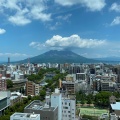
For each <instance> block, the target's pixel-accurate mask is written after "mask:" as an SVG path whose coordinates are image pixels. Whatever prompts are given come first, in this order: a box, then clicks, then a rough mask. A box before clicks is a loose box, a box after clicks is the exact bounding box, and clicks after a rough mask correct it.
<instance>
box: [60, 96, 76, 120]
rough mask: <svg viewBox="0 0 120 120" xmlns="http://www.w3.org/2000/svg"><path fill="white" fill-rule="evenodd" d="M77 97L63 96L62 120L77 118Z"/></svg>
mask: <svg viewBox="0 0 120 120" xmlns="http://www.w3.org/2000/svg"><path fill="white" fill-rule="evenodd" d="M75 110H76V102H75V99H74V98H73V99H71V98H69V97H68V98H62V120H75Z"/></svg>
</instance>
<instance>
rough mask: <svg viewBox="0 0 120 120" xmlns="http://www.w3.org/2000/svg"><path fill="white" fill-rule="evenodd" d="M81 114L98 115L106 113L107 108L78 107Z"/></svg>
mask: <svg viewBox="0 0 120 120" xmlns="http://www.w3.org/2000/svg"><path fill="white" fill-rule="evenodd" d="M78 109H80V114H81V115H89V116H100V115H101V114H102V113H108V110H107V109H99V108H78Z"/></svg>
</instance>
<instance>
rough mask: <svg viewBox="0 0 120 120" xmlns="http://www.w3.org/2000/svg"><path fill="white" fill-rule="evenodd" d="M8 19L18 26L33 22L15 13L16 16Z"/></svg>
mask: <svg viewBox="0 0 120 120" xmlns="http://www.w3.org/2000/svg"><path fill="white" fill-rule="evenodd" d="M8 20H9V21H10V22H11V23H13V24H15V25H18V26H22V25H26V24H29V23H31V20H29V19H27V18H25V16H22V15H21V16H19V15H15V16H10V17H9V18H8Z"/></svg>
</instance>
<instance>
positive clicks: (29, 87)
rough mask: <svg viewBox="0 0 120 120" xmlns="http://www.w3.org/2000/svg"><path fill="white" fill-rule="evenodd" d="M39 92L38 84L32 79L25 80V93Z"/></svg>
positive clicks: (33, 93)
mask: <svg viewBox="0 0 120 120" xmlns="http://www.w3.org/2000/svg"><path fill="white" fill-rule="evenodd" d="M38 94H39V84H35V83H34V82H32V81H27V82H26V95H38Z"/></svg>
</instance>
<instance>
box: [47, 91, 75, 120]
mask: <svg viewBox="0 0 120 120" xmlns="http://www.w3.org/2000/svg"><path fill="white" fill-rule="evenodd" d="M49 99H50V96H48V99H47V98H46V103H47V104H49ZM51 106H53V107H56V106H58V120H75V113H76V112H75V111H76V99H75V96H65V97H62V93H60V92H59V90H58V89H55V93H53V94H52V95H51Z"/></svg>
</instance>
